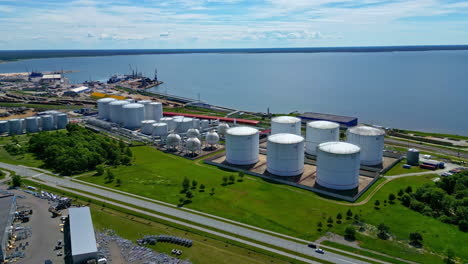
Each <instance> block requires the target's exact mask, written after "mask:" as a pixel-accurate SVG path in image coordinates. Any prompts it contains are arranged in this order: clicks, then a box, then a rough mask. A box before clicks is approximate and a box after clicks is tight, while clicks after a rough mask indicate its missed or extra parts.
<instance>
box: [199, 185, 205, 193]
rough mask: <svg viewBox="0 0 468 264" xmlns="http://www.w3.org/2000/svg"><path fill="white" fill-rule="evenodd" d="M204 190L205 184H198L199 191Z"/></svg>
mask: <svg viewBox="0 0 468 264" xmlns="http://www.w3.org/2000/svg"><path fill="white" fill-rule="evenodd" d="M204 191H205V185H204V184H200V192H204Z"/></svg>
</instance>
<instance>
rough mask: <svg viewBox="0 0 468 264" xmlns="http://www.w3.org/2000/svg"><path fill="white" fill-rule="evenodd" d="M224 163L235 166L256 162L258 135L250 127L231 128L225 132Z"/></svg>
mask: <svg viewBox="0 0 468 264" xmlns="http://www.w3.org/2000/svg"><path fill="white" fill-rule="evenodd" d="M225 137H226V161H227V162H229V163H231V164H236V165H249V164H254V163H256V162H258V148H259V140H260V137H259V133H258V130H257V129H255V128H251V127H242V126H239V127H233V128H229V129H228V130H227V131H226V135H225Z"/></svg>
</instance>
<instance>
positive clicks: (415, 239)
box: [409, 232, 423, 247]
mask: <svg viewBox="0 0 468 264" xmlns="http://www.w3.org/2000/svg"><path fill="white" fill-rule="evenodd" d="M409 239H410V243H411V244H412V245H414V246H417V247H420V246H422V241H423V237H422V235H421V233H418V232H413V233H410V234H409Z"/></svg>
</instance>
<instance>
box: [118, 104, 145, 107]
mask: <svg viewBox="0 0 468 264" xmlns="http://www.w3.org/2000/svg"><path fill="white" fill-rule="evenodd" d="M143 107H145V106H144V105H142V104H137V103H130V104H126V105H124V106H123V108H143Z"/></svg>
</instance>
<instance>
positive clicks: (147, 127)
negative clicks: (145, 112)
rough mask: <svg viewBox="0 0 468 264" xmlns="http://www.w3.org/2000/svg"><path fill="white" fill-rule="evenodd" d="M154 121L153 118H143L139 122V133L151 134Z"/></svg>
mask: <svg viewBox="0 0 468 264" xmlns="http://www.w3.org/2000/svg"><path fill="white" fill-rule="evenodd" d="M154 123H156V121H154V120H143V121H142V122H141V133H143V134H145V135H152V134H153V124H154Z"/></svg>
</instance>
